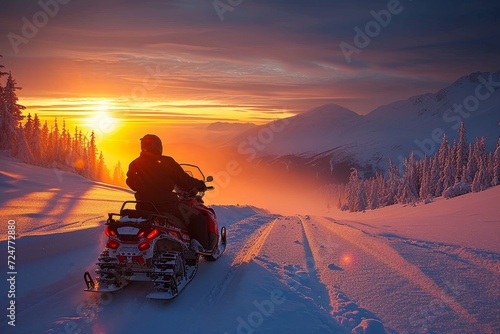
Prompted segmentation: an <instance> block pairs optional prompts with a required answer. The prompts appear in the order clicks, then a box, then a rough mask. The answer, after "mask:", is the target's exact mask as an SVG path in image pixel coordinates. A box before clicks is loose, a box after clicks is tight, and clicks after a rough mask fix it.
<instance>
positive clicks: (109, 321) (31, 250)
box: [0, 157, 500, 334]
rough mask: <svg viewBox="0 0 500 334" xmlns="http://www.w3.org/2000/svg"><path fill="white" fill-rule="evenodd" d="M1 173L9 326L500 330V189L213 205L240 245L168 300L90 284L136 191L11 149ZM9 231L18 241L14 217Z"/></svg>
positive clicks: (5, 328) (66, 329)
mask: <svg viewBox="0 0 500 334" xmlns="http://www.w3.org/2000/svg"><path fill="white" fill-rule="evenodd" d="M0 171H1V172H0V192H1V197H0V198H1V199H2V202H1V207H0V213H1V216H2V217H4V218H5V219H14V220H15V228H16V235H17V236H16V240H15V252H16V253H15V255H16V261H15V262H16V267H17V274H15V275H14V276H15V284H14V285H13V283H12V281H7V280H5V279H4V280H2V283H1V284H0V288H1V289H2V291H4V292H7V291H11V290H12V289H13V290H12V291H14V290H15V297H8V295H7V293H2V297H1V299H0V301H1V305H2V308H3V309H4V312H5V314H4V316H3V320H2V321H1V322H0V331H1V333H20V334H21V333H22V334H39V333H49V334H57V333H82V334H84V333H109V334H115V333H116V334H118V333H120V334H132V333H139V332H141V333H152V334H156V333H158V334H159V333H167V332H168V333H186V334H190V333H228V334H232V333H237V334H240V333H291V334H295V333H340V334H342V333H346V334H347V333H351V334H352V333H354V334H360V333H361V334H362V333H365V334H381V333H392V334H396V333H401V334H403V333H422V332H429V333H431V332H432V333H498V332H499V331H500V322H499V320H498V315H497V311H498V310H497V306H498V300H499V297H500V295H499V291H498V288H497V287H498V284H497V283H498V280H499V278H500V277H499V275H500V271H499V260H500V254H499V253H498V252H499V251H500V248H499V243H498V233H496V232H497V231H498V224H499V223H500V221H499V219H498V212H497V211H498V210H496V206H495V204H496V203H497V202H498V198H499V197H500V187H494V188H491V189H489V190H486V191H484V192H481V193H474V194H468V195H464V196H461V197H458V198H455V199H451V200H444V199H442V198H439V199H437V200H436V201H435V202H433V203H431V204H428V205H425V206H417V207H403V206H391V207H387V208H384V209H380V210H375V211H369V212H367V213H366V214H362V213H358V214H347V213H342V212H332V213H329V214H327V213H325V214H324V215H320V216H312V215H277V214H272V213H269V212H268V211H267V210H263V209H256V208H254V207H250V206H213V207H214V209H215V211H216V213H217V215H218V218H219V222H220V225H222V226H226V227H227V229H228V245H229V246H228V249H227V251H226V253H225V254H224V255H223V256H222V257H221V258H220V259H219V260H218V261H217V262H206V261H202V262H201V263H200V267H199V270H198V273H197V274H196V277H195V278H194V280H193V282H191V283H190V285H189V286H188V287H186V290H185V291H183V292H182V293H181V294H180V295H179V296H178V297H177V298H176V299H175V300H173V301H154V300H148V299H146V298H144V296H145V295H146V294H147V293H148V291H150V289H151V286H150V285H149V284H147V283H144V284H142V283H139V282H137V283H134V284H131V285H130V286H128V287H127V288H126V289H125V290H123V291H120V292H117V293H114V294H109V293H108V294H88V293H85V292H84V291H83V289H84V282H83V277H82V273H83V272H84V271H86V270H89V271H91V272H92V271H93V270H94V269H95V262H96V259H97V257H98V255H99V253H100V252H101V250H102V249H103V247H104V245H105V243H106V238H105V236H104V233H103V229H104V219H105V218H104V214H105V212H106V211H115V210H117V208H118V207H119V205H120V202H121V201H122V200H127V199H131V197H132V194H131V193H130V192H129V191H126V190H124V189H120V188H117V187H112V186H107V185H105V184H102V183H95V182H91V181H88V180H86V179H83V178H81V177H79V176H76V175H73V174H70V173H62V172H60V171H57V170H54V169H50V168H40V167H35V166H29V165H24V164H22V163H19V162H18V161H16V160H13V159H10V158H5V157H2V159H0ZM58 172H59V173H61V174H57V173H58ZM401 217H405V218H404V219H403V220H402V219H401ZM0 232H1V236H2V239H0V240H2V241H0V247H1V248H2V249H4V250H6V249H7V240H6V239H7V238H6V236H7V225H6V224H2V225H1V231H0ZM2 268H3V269H4V273H6V272H7V269H6V267H2ZM11 300H15V311H14V314H15V322H14V324H15V327H14V326H11V325H9V324H8V322H11V321H12V320H11V319H10V318H8V317H6V316H5V315H12V312H11V311H8V310H7V307H8V305H9V303H10V301H11ZM7 313H8V314H7Z"/></svg>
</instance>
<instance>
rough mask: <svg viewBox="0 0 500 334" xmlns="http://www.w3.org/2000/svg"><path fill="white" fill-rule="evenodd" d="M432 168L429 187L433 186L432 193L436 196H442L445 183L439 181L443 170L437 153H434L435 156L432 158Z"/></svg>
mask: <svg viewBox="0 0 500 334" xmlns="http://www.w3.org/2000/svg"><path fill="white" fill-rule="evenodd" d="M430 170H431V175H430V177H429V187H430V188H431V195H432V196H434V197H437V196H441V194H442V193H443V184H442V183H440V182H439V179H440V174H441V171H440V170H439V159H438V155H437V154H434V157H433V158H432V159H431V166H430Z"/></svg>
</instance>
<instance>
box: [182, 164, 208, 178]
mask: <svg viewBox="0 0 500 334" xmlns="http://www.w3.org/2000/svg"><path fill="white" fill-rule="evenodd" d="M180 165H181V167H182V169H184V171H185V172H186V173H187V174H188V175H189V176H191V177H194V178H195V179H198V180H202V181H206V179H205V175H204V174H203V172H202V171H201V169H200V168H199V167H198V166H196V165H191V164H180Z"/></svg>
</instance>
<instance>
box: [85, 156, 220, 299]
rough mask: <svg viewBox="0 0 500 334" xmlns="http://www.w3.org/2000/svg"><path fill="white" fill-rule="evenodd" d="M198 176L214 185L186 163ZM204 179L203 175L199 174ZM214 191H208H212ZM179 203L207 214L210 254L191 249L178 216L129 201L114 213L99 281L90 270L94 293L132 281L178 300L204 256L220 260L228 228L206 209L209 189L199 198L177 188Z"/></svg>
mask: <svg viewBox="0 0 500 334" xmlns="http://www.w3.org/2000/svg"><path fill="white" fill-rule="evenodd" d="M181 166H183V168H184V169H185V170H186V172H187V173H189V174H190V175H191V176H193V171H195V172H197V173H196V174H200V175H201V177H202V178H200V177H198V178H199V179H202V180H204V181H205V182H210V181H213V178H212V177H211V176H209V177H208V178H206V179H205V176H204V175H203V173H202V172H201V170H200V168H199V167H198V166H195V165H189V164H181ZM197 176H198V175H197ZM212 189H214V187H207V190H212ZM175 191H176V194H177V196H178V197H179V201H180V202H181V203H183V204H184V205H185V206H186V207H187V208H191V209H195V210H197V211H199V212H201V213H202V214H203V216H204V218H205V222H206V226H207V233H208V234H209V239H210V248H209V249H208V250H206V249H203V250H200V249H194V248H191V247H190V243H191V238H190V236H189V233H188V231H187V230H184V229H181V228H179V227H176V226H182V223H181V224H179V222H177V223H176V224H174V223H173V222H174V220H179V219H178V218H177V217H174V216H173V215H170V214H168V213H164V212H160V211H159V210H157V209H156V207H155V206H154V204H153V203H149V204H150V205H151V207H152V208H153V210H152V211H142V210H137V209H135V208H134V209H130V208H127V206H129V205H130V204H137V203H144V202H137V201H126V202H124V203H123V205H122V207H121V209H120V213H109V214H108V219H107V221H106V224H105V229H104V233H105V234H106V236H107V237H108V239H107V242H106V247H105V248H104V250H103V251H102V253H101V254H100V256H99V258H98V261H97V263H96V264H97V269H96V273H97V275H98V276H97V277H96V279H95V280H94V279H93V278H92V276H91V275H90V273H89V272H88V271H87V272H85V274H84V281H85V284H86V286H87V288H86V289H85V291H88V292H114V291H118V290H121V289H123V288H124V287H126V286H127V285H128V284H129V283H130V282H133V281H141V282H153V284H154V290H153V291H152V292H151V293H149V294H148V295H147V296H146V297H148V298H152V299H172V298H175V297H176V296H177V295H178V294H179V293H180V292H181V291H182V290H183V289H184V288H185V287H186V285H187V284H188V283H189V282H191V280H192V279H193V278H194V276H195V274H196V271H197V269H198V262H199V258H200V257H203V258H205V259H206V260H207V261H216V260H217V259H218V258H219V257H220V256H221V255H222V254H223V253H224V251H225V249H226V228H225V227H222V228H221V229H220V233H219V229H218V222H217V217H216V214H215V211H214V210H213V209H212V208H210V207H207V206H206V205H204V202H203V196H204V194H205V191H202V192H198V193H197V194H193V193H192V191H191V190H189V191H188V190H185V189H179V188H176V190H175Z"/></svg>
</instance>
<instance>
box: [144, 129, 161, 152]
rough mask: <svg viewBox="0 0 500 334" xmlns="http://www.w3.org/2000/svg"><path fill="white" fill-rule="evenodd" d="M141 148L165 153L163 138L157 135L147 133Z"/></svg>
mask: <svg viewBox="0 0 500 334" xmlns="http://www.w3.org/2000/svg"><path fill="white" fill-rule="evenodd" d="M141 150H142V151H147V152H151V153H155V154H158V155H161V154H162V153H163V146H162V144H161V139H160V138H159V137H158V136H157V135H150V134H148V135H145V136H144V137H142V138H141Z"/></svg>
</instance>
